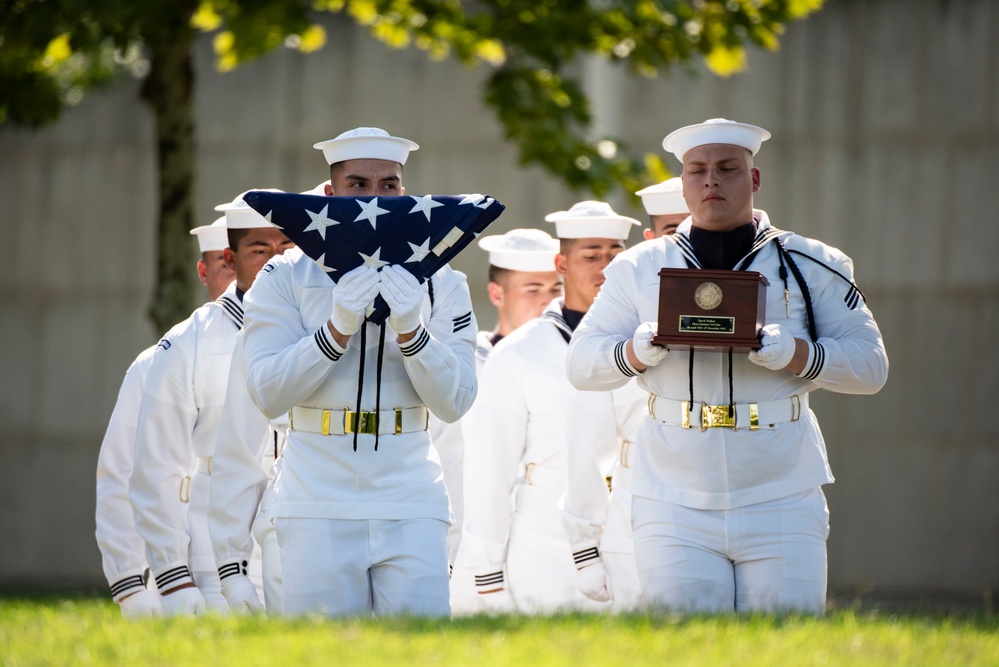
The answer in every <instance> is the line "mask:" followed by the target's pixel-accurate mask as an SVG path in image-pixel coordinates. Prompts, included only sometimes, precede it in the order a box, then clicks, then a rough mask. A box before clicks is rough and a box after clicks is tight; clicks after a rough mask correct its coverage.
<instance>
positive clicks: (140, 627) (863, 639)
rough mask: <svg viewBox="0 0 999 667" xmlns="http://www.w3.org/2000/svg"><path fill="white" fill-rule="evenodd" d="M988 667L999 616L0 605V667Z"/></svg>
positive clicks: (46, 601) (998, 661)
mask: <svg viewBox="0 0 999 667" xmlns="http://www.w3.org/2000/svg"><path fill="white" fill-rule="evenodd" d="M29 665H30V666H35V665H54V666H59V667H65V666H68V665H116V666H118V665H129V666H131V665H164V666H167V665H169V666H171V667H173V666H175V665H185V666H186V665H206V666H208V665H210V666H212V667H215V666H216V665H239V666H241V667H244V666H245V667H252V666H254V665H266V666H267V667H285V666H286V665H295V666H298V665H359V666H363V667H368V666H369V665H449V666H450V665H517V666H520V665H523V666H524V667H542V666H545V665H572V666H573V667H578V666H580V665H600V666H601V667H611V666H614V665H626V666H628V667H638V666H644V665H668V666H670V667H682V666H685V665H691V666H694V665H696V666H697V667H713V666H716V665H718V666H721V665H726V666H727V665H738V666H740V667H743V666H745V667H749V666H755V665H774V666H777V665H780V666H782V667H783V666H785V665H793V666H795V667H797V666H806V665H824V666H825V665H829V666H832V665H851V666H853V665H885V666H889V665H890V666H891V667H897V666H900V665H933V666H938V665H939V666H943V665H947V666H950V665H959V666H964V665H997V666H999V617H996V616H995V615H994V614H991V613H985V612H969V613H953V612H952V613H949V614H941V613H932V612H929V613H927V612H922V613H921V612H918V611H916V612H903V613H888V612H884V611H879V610H870V609H867V610H865V609H862V608H859V606H858V607H857V608H853V609H846V610H839V611H834V612H831V613H830V614H829V615H827V616H826V617H824V618H807V617H798V616H743V617H682V616H670V615H653V614H638V615H628V616H619V617H609V616H587V615H564V616H554V617H543V618H528V617H502V618H466V619H456V620H453V621H441V620H437V621H429V620H421V619H405V618H392V619H375V620H363V621H361V620H336V621H334V620H326V619H319V618H301V619H266V618H235V617H228V618H218V617H207V618H204V617H203V618H197V619H156V620H149V621H125V620H123V619H122V618H121V614H120V613H119V611H118V608H117V607H116V606H115V605H113V604H112V603H111V602H109V601H106V600H104V599H100V598H86V597H77V598H63V599H58V598H42V599H32V598H29V597H6V598H0V666H2V667H13V666H17V667H25V666H29Z"/></svg>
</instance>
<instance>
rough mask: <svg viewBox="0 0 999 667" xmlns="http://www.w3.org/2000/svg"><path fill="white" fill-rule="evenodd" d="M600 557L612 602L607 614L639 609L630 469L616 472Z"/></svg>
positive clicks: (639, 585)
mask: <svg viewBox="0 0 999 667" xmlns="http://www.w3.org/2000/svg"><path fill="white" fill-rule="evenodd" d="M600 555H601V556H603V559H604V565H606V566H607V576H608V577H610V585H611V592H612V593H613V595H614V602H613V603H612V604H611V611H612V612H614V613H620V612H625V611H631V610H633V609H637V608H638V607H639V606H641V594H642V585H641V583H640V582H639V580H638V566H637V565H636V564H635V540H634V536H633V534H632V531H631V469H630V468H617V470H616V471H615V472H614V491H613V492H612V493H611V497H610V503H609V504H608V505H607V520H606V521H605V522H604V533H603V536H602V537H601V541H600Z"/></svg>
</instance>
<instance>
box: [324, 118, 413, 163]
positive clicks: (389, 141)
mask: <svg viewBox="0 0 999 667" xmlns="http://www.w3.org/2000/svg"><path fill="white" fill-rule="evenodd" d="M312 147H313V148H318V149H319V150H321V151H322V152H323V155H324V156H326V162H327V164H336V163H337V162H343V161H344V160H389V161H390V162H398V163H399V164H406V159H407V158H408V157H409V152H410V151H415V150H417V149H418V148H419V147H420V146H419V145H418V144H416V143H414V142H412V141H410V140H409V139H403V138H402V137H393V136H390V135H389V133H388V132H386V131H385V130H383V129H381V128H377V127H358V128H354V129H353V130H348V131H347V132H344V133H343V134H341V135H339V136H338V137H337V138H336V139H327V140H326V141H320V142H319V143H317V144H313V146H312Z"/></svg>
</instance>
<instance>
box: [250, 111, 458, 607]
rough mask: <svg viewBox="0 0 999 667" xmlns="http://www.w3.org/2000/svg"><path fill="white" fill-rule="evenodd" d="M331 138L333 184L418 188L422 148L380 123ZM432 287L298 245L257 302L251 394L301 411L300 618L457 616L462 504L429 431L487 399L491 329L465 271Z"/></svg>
mask: <svg viewBox="0 0 999 667" xmlns="http://www.w3.org/2000/svg"><path fill="white" fill-rule="evenodd" d="M316 147H317V148H320V149H322V150H323V154H324V155H325V157H326V159H327V162H328V163H329V164H330V192H329V193H328V194H337V195H362V196H363V195H375V196H382V195H403V194H405V191H404V189H403V188H402V166H403V163H405V162H406V159H407V158H408V155H409V152H410V151H411V150H415V149H416V148H418V147H417V145H416V144H415V143H413V142H411V141H409V140H407V139H402V138H400V137H392V136H390V135H388V133H386V132H385V131H384V130H381V129H378V128H357V129H356V130H351V131H350V132H345V133H344V134H342V135H340V136H339V137H337V138H336V139H332V140H329V141H325V142H321V143H319V144H317V145H316ZM430 283H432V286H433V287H432V289H433V298H431V294H430V291H429V290H430V288H429V287H428V285H427V284H426V283H425V284H423V285H421V284H419V283H418V282H417V280H416V279H415V278H414V277H413V276H412V275H411V274H410V273H409V272H408V271H406V270H405V269H403V268H402V267H398V266H384V267H383V268H381V270H380V271H379V270H378V269H376V268H375V266H374V265H373V263H369V264H367V265H362V266H360V267H358V268H356V269H354V270H352V271H349V272H347V273H346V274H345V275H343V276H342V277H341V278H340V279H339V281H338V282H337V283H336V284H335V285H334V284H333V282H332V281H331V280H330V279H329V277H328V276H327V275H326V273H325V272H324V271H323V269H322V268H320V267H319V265H318V264H317V263H316V262H314V261H313V260H311V259H310V258H309V257H308V256H306V255H304V254H303V253H301V252H300V251H295V252H292V253H289V254H288V255H286V256H285V257H281V258H275V260H274V261H272V262H271V263H270V264H269V265H268V267H267V269H266V270H265V272H264V273H263V274H262V275H261V276H260V278H259V279H258V281H257V283H256V285H254V288H253V290H252V291H251V292H250V294H249V295H248V297H247V312H246V337H245V350H246V362H247V370H248V375H249V384H248V388H249V391H250V396H251V398H252V399H253V401H254V403H255V404H256V405H257V407H258V408H259V409H260V410H261V411H262V412H263V413H264V414H265V415H267V416H268V417H269V418H275V417H277V416H278V415H280V414H283V413H288V412H289V411H290V413H291V423H290V427H289V430H288V438H287V443H286V445H285V451H284V456H283V459H282V463H281V473H280V476H279V477H278V479H277V481H276V483H275V499H274V505H273V508H272V512H273V516H274V517H275V522H276V526H277V531H278V542H279V544H280V550H281V565H282V570H283V580H284V590H283V611H284V613H285V614H291V615H297V614H304V613H312V612H315V613H322V614H327V615H330V616H351V615H368V614H371V613H375V614H379V615H383V614H402V613H409V614H420V615H431V616H446V615H448V614H449V613H450V606H449V603H448V559H447V530H448V526H449V524H450V522H451V520H452V514H451V510H450V506H449V501H448V494H447V490H446V488H445V486H444V480H443V475H442V470H441V465H440V460H439V457H438V455H437V452H436V450H435V449H434V447H433V445H432V444H431V441H430V436H429V434H428V433H427V430H426V429H427V420H428V413H429V412H433V413H434V414H436V415H437V416H438V417H439V418H441V419H442V420H444V421H447V422H454V421H456V420H457V419H459V418H460V417H461V416H462V415H463V414H464V413H465V411H466V410H468V407H469V406H470V405H471V403H472V401H473V400H474V398H475V391H476V378H475V359H474V345H475V331H476V329H475V318H474V317H473V315H472V307H471V298H470V297H469V294H468V286H467V284H466V282H465V278H464V276H463V275H462V274H460V273H458V272H456V271H453V270H452V269H450V268H449V267H444V268H443V269H441V270H440V271H438V272H437V273H435V274H434V275H433V277H432V278H431V280H430ZM379 294H380V295H381V296H382V297H383V298H384V300H385V301H386V302H387V304H388V305H389V307H390V309H391V314H390V316H389V318H388V322H387V323H386V325H384V326H386V334H387V335H386V337H385V339H384V340H385V343H384V347H383V348H382V350H381V353H379V347H380V344H379V333H380V331H379V327H378V326H376V325H374V324H371V323H369V322H367V321H366V320H365V315H366V313H367V312H368V308H369V307H370V306H371V304H372V303H373V300H374V299H375V297H376V296H377V295H379ZM363 341H367V343H364V346H365V348H366V349H364V352H365V353H366V354H365V363H364V364H363V365H362V364H361V356H362V342H363ZM377 357H382V359H381V361H382V363H381V364H377V363H376V358H377ZM379 365H380V366H381V370H380V373H379V372H378V366H379ZM359 374H360V375H359ZM361 378H363V385H361V383H360V382H359V379H361ZM379 383H380V385H379ZM379 386H380V405H381V406H385V407H386V408H387V409H381V410H380V412H375V411H376V410H378V409H379V407H378V405H379V402H378V401H377V400H376V395H377V394H378V392H379V389H378V387H379ZM359 389H363V390H364V391H363V392H361V391H359ZM359 394H360V396H359Z"/></svg>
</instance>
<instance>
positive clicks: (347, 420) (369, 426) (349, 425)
mask: <svg viewBox="0 0 999 667" xmlns="http://www.w3.org/2000/svg"><path fill="white" fill-rule="evenodd" d="M343 432H344V433H366V434H368V435H375V434H376V433H377V432H378V413H377V412H345V413H344V416H343Z"/></svg>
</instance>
